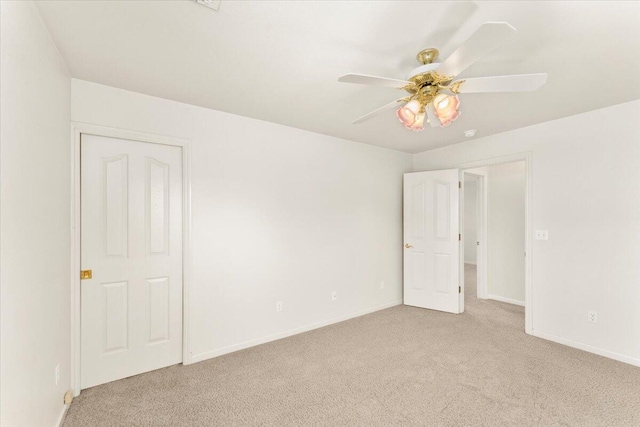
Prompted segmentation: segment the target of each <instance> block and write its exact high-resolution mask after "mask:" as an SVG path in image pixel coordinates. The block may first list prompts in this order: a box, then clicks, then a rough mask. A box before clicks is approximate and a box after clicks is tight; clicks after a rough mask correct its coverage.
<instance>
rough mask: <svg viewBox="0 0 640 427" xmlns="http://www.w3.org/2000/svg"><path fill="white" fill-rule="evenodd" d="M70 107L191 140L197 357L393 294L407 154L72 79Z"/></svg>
mask: <svg viewBox="0 0 640 427" xmlns="http://www.w3.org/2000/svg"><path fill="white" fill-rule="evenodd" d="M71 115H72V120H74V121H78V122H86V123H92V124H98V125H103V126H109V127H116V128H121V129H130V130H136V131H141V132H147V133H155V134H161V135H168V136H177V137H181V138H187V139H190V140H191V141H192V142H191V146H192V157H193V161H192V207H193V252H192V254H193V262H192V267H193V270H192V271H193V275H192V286H191V295H190V301H191V304H190V307H189V309H190V312H191V318H190V324H191V327H192V330H191V332H190V340H191V351H192V354H193V360H194V361H198V360H202V359H205V358H208V357H212V356H215V355H218V354H222V353H224V352H228V351H232V350H235V349H239V348H242V347H244V346H247V345H251V344H256V343H259V342H261V341H263V340H268V339H270V338H273V337H275V336H282V335H283V334H287V333H290V332H293V331H295V330H296V329H298V328H305V327H309V326H311V325H315V324H318V323H322V322H329V321H331V320H332V319H337V318H341V317H345V316H349V315H354V314H356V313H360V312H363V311H366V310H372V309H375V308H378V307H383V306H386V305H391V304H396V303H400V302H401V299H402V250H401V247H402V206H401V203H402V202H401V201H402V174H403V173H404V172H408V171H410V170H411V161H412V156H411V155H408V154H405V153H400V152H396V151H391V150H386V149H381V148H376V147H373V146H368V145H364V144H359V143H354V142H349V141H345V140H340V139H337V138H332V137H328V136H324V135H319V134H315V133H311V132H307V131H302V130H299V129H293V128H289V127H285V126H280V125H276V124H273V123H268V122H263V121H259V120H254V119H249V118H246V117H240V116H236V115H232V114H226V113H222V112H219V111H213V110H207V109H204V108H200V107H195V106H190V105H186V104H181V103H177V102H173V101H168V100H164V99H159V98H154V97H150V96H146V95H141V94H137V93H133V92H128V91H124V90H120V89H114V88H110V87H107V86H101V85H98V84H93V83H88V82H84V81H79V80H73V81H72V113H71ZM381 281H384V282H385V288H384V289H380V282H381ZM334 290H335V291H337V292H338V300H337V301H335V302H332V301H331V297H330V296H331V292H332V291H334ZM276 301H283V302H284V311H283V312H281V313H277V312H276V311H275V304H276Z"/></svg>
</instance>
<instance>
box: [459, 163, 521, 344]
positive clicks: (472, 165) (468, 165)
mask: <svg viewBox="0 0 640 427" xmlns="http://www.w3.org/2000/svg"><path fill="white" fill-rule="evenodd" d="M518 161H524V162H525V174H526V180H527V184H526V195H525V245H524V247H525V252H526V257H525V263H524V270H525V271H524V289H525V292H524V295H525V298H524V320H525V326H524V330H525V332H526V333H527V334H529V335H533V247H532V239H533V224H532V221H531V218H533V215H532V207H533V192H532V189H533V179H532V164H531V163H532V162H531V161H532V153H531V152H530V151H528V152H525V153H516V154H511V155H508V156H500V157H493V158H489V159H484V160H477V161H472V162H465V163H460V164H457V165H455V167H456V168H458V169H460V180H464V173H465V171H468V170H469V169H474V168H481V167H485V166H493V165H499V164H504V163H512V162H518ZM486 183H487V182H486V180H485V185H486ZM485 191H486V187H485ZM485 202H486V199H485ZM460 218H461V219H460V221H462V220H463V218H464V212H463V211H460ZM485 221H486V215H485ZM485 230H486V224H485ZM485 240H486V238H485ZM485 254H486V251H485ZM484 262H485V271H486V262H487V261H486V257H485V258H484ZM462 270H463V273H464V266H463V268H462ZM461 282H462V284H463V286H464V276H462V279H461Z"/></svg>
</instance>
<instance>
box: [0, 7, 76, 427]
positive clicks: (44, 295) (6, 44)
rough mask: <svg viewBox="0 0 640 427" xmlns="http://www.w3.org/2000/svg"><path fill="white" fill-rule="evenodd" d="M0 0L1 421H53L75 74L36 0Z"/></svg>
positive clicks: (65, 324) (62, 351)
mask: <svg viewBox="0 0 640 427" xmlns="http://www.w3.org/2000/svg"><path fill="white" fill-rule="evenodd" d="M0 8H1V10H0V15H1V16H2V18H1V19H2V23H1V29H2V30H1V36H0V40H1V47H0V50H1V61H0V64H1V68H0V75H1V83H0V86H1V87H0V93H1V96H0V98H1V101H0V102H1V106H0V109H1V111H2V118H1V124H0V128H1V131H0V140H1V143H0V157H1V163H0V170H1V179H0V181H1V184H0V191H1V196H2V197H1V201H0V235H1V237H0V270H1V273H0V284H1V291H0V292H1V297H0V300H1V304H0V311H1V325H2V327H1V331H0V333H1V336H2V338H1V343H0V347H1V353H0V358H1V363H0V369H1V378H2V379H1V381H0V382H1V388H0V396H1V399H0V400H1V404H0V414H1V415H0V425H2V426H7V427H9V426H11V427H19V426H28V427H31V426H54V425H55V424H56V422H57V421H58V419H59V418H60V416H61V415H62V413H63V409H64V406H63V403H62V401H63V395H64V393H65V392H66V391H67V390H68V389H69V385H70V372H69V358H70V342H69V339H70V326H69V312H70V303H69V300H70V291H69V281H70V271H69V268H70V267H69V245H70V238H69V221H70V199H69V197H70V195H69V193H70V191H69V186H70V154H69V110H70V81H71V80H70V78H69V75H68V72H67V69H66V67H65V65H64V63H63V62H62V60H61V59H60V57H59V56H58V53H57V50H56V48H55V46H54V45H53V43H52V41H51V39H50V38H49V34H48V33H47V30H46V29H45V27H44V25H43V24H42V22H41V20H40V16H39V15H38V12H37V11H36V7H35V6H34V4H33V3H32V2H30V1H16V2H8V1H3V2H0ZM58 363H59V364H60V382H59V384H58V385H57V386H56V385H55V367H56V365H57V364H58Z"/></svg>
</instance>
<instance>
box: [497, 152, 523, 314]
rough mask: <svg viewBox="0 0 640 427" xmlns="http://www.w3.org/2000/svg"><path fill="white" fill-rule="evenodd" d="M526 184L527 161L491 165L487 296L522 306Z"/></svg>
mask: <svg viewBox="0 0 640 427" xmlns="http://www.w3.org/2000/svg"><path fill="white" fill-rule="evenodd" d="M526 184H527V177H526V170H525V163H524V162H513V163H504V164H501V165H495V166H491V167H488V168H487V189H488V191H487V253H488V255H487V279H488V281H487V293H488V295H487V296H488V297H489V298H493V299H497V300H500V301H505V302H511V303H516V304H522V305H524V277H525V266H524V261H525V258H524V251H525V198H526V190H527V188H526Z"/></svg>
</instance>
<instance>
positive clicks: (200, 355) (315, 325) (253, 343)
mask: <svg viewBox="0 0 640 427" xmlns="http://www.w3.org/2000/svg"><path fill="white" fill-rule="evenodd" d="M400 304H402V300H397V301H392V302H388V303H386V304H382V305H378V306H375V307H371V308H367V309H364V310H360V311H357V312H355V313H351V314H347V315H344V316H338V317H334V318H332V319H329V320H324V321H322V322H317V323H312V324H310V325H305V326H301V327H299V328H294V329H290V330H288V331H284V332H279V333H277V334H272V335H267V336H264V337H261V338H256V339H253V340H249V341H244V342H241V343H239V344H234V345H230V346H227V347H223V348H220V349H217V350H211V351H206V352H203V353H198V354H194V355H192V356H191V362H192V363H196V362H201V361H203V360H207V359H211V358H214V357H218V356H222V355H223V354H228V353H233V352H235V351H238V350H244V349H245V348H249V347H254V346H256V345H260V344H265V343H268V342H271V341H276V340H279V339H282V338H286V337H290V336H292V335H297V334H301V333H303V332H308V331H312V330H314V329H318V328H322V327H325V326H329V325H332V324H334V323H340V322H344V321H345V320H349V319H353V318H354V317H360V316H364V315H365V314H369V313H373V312H374V311H380V310H384V309H385V308H390V307H394V306H396V305H400Z"/></svg>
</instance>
